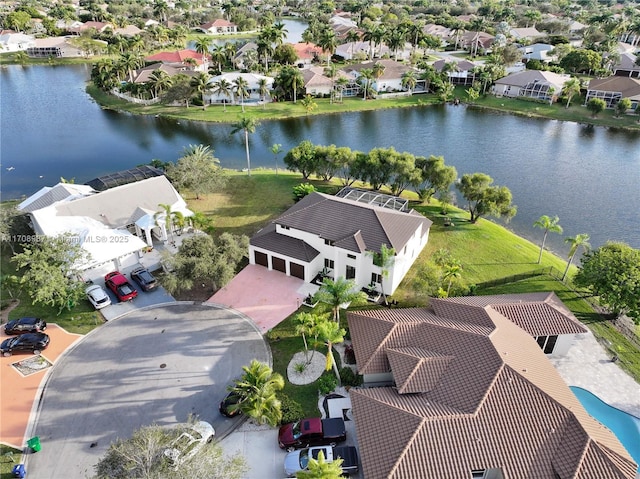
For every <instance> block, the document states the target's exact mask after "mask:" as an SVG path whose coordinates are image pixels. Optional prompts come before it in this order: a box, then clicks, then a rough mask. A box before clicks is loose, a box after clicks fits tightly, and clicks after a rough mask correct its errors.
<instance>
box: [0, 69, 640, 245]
mask: <svg viewBox="0 0 640 479" xmlns="http://www.w3.org/2000/svg"><path fill="white" fill-rule="evenodd" d="M89 71H90V67H89V66H88V65H79V66H58V67H50V66H28V67H22V66H18V65H16V66H9V67H5V68H1V69H0V110H1V124H2V132H1V135H0V162H1V163H2V168H0V171H1V175H2V176H1V190H2V198H3V199H9V198H18V197H21V196H24V195H30V194H32V193H34V192H35V191H37V190H38V189H39V188H41V187H42V186H46V185H53V184H55V183H57V182H58V181H59V179H60V177H61V176H63V177H65V178H75V180H76V182H78V183H83V182H85V181H88V180H90V179H92V178H94V177H96V176H99V175H102V174H105V173H109V172H113V171H117V170H122V169H126V168H130V167H133V166H136V165H139V164H144V163H148V162H149V161H151V160H152V159H160V160H163V161H175V160H177V159H178V158H179V157H180V156H181V154H182V151H183V149H184V147H186V146H188V145H190V144H207V145H211V147H212V148H213V149H214V151H215V155H216V157H218V158H219V159H220V161H221V165H222V166H224V167H228V168H234V169H241V168H244V167H246V159H245V154H244V139H243V135H240V134H236V135H233V136H232V135H230V130H231V128H230V127H229V126H228V125H220V124H207V123H197V122H187V121H174V120H167V119H162V118H154V117H141V116H134V115H130V114H127V113H118V112H113V111H108V110H103V109H101V108H100V106H99V105H97V104H95V103H94V102H93V101H92V100H91V98H90V97H89V96H88V95H87V94H86V92H85V81H86V80H87V78H88V76H89ZM305 139H308V140H310V141H312V142H313V143H316V144H332V143H333V144H336V145H339V146H348V147H351V148H353V149H358V150H361V151H369V150H370V149H372V148H374V147H390V146H393V147H395V149H396V150H398V151H409V152H411V153H413V154H416V155H423V156H428V155H432V154H433V155H442V156H444V158H445V162H446V163H447V164H450V165H454V166H455V167H456V168H457V170H458V174H459V175H460V176H461V175H462V174H465V173H474V172H484V173H487V174H489V175H490V176H492V177H493V178H494V180H495V184H497V185H505V186H507V187H508V188H509V189H510V190H511V191H512V193H513V202H514V204H516V205H517V206H518V215H517V216H516V217H515V218H514V219H513V220H512V222H511V223H510V225H509V227H510V228H512V229H513V230H514V231H515V232H516V233H518V234H520V235H522V236H524V237H526V238H529V239H531V240H533V241H535V242H536V243H539V242H540V240H541V237H542V231H540V230H538V229H534V228H533V227H532V224H533V222H534V221H535V220H536V219H538V218H539V217H540V216H541V215H543V214H547V215H558V216H559V217H560V223H561V224H562V226H563V227H564V230H565V233H564V235H565V236H574V235H576V234H578V233H587V234H589V235H590V236H591V244H592V246H594V247H597V246H600V245H602V244H603V243H604V242H605V241H607V240H618V241H625V242H627V243H628V244H630V245H631V246H633V247H635V248H640V186H639V185H640V133H638V132H632V133H630V132H623V131H619V130H615V129H606V128H594V127H589V126H584V125H578V124H575V123H565V122H559V121H552V120H541V119H532V118H521V117H516V116H510V115H505V114H498V113H489V112H484V111H480V110H475V109H472V108H467V107H465V106H457V107H456V106H435V107H416V108H406V109H392V110H384V111H374V112H363V113H347V114H342V115H327V116H316V117H308V118H300V119H292V120H283V121H267V122H263V123H262V124H261V125H260V126H259V127H258V128H257V130H256V132H255V133H254V134H253V135H251V136H250V144H251V159H252V166H253V167H258V166H263V167H271V168H273V167H274V166H275V164H274V157H273V154H272V153H271V152H270V147H271V145H273V144H274V143H281V144H282V146H283V150H284V151H287V150H288V149H290V148H292V147H293V146H296V145H297V144H298V143H300V142H301V141H302V140H305ZM282 157H283V155H282V154H281V155H280V163H281V164H280V167H282ZM7 168H14V169H12V170H11V171H8V170H7ZM547 244H548V246H549V247H550V248H551V249H553V250H555V251H557V252H559V253H561V254H562V255H563V256H564V255H565V254H566V251H567V248H566V245H565V244H564V242H563V236H560V235H556V234H550V235H549V238H548V240H547Z"/></svg>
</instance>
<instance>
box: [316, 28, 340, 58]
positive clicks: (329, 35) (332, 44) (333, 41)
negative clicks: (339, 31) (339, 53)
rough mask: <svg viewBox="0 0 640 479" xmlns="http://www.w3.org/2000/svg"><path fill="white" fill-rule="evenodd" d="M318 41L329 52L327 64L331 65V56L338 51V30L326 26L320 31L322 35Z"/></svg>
mask: <svg viewBox="0 0 640 479" xmlns="http://www.w3.org/2000/svg"><path fill="white" fill-rule="evenodd" d="M317 43H318V46H319V47H321V48H322V49H323V50H324V51H325V52H327V66H329V65H331V57H332V56H333V54H334V53H335V52H336V48H337V47H338V39H337V37H336V32H334V31H333V29H332V28H331V27H327V28H324V29H323V30H322V31H321V32H320V37H319V38H318V42H317Z"/></svg>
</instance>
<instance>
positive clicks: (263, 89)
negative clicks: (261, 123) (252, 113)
mask: <svg viewBox="0 0 640 479" xmlns="http://www.w3.org/2000/svg"><path fill="white" fill-rule="evenodd" d="M258 94H259V95H260V100H261V101H262V109H263V110H264V108H265V107H266V104H267V102H266V100H267V95H268V94H269V83H268V82H267V79H266V78H260V79H259V80H258Z"/></svg>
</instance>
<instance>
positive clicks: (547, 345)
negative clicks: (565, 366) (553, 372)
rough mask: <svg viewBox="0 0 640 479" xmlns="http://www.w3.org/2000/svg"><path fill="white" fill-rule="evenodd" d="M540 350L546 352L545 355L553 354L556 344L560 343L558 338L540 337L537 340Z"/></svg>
mask: <svg viewBox="0 0 640 479" xmlns="http://www.w3.org/2000/svg"><path fill="white" fill-rule="evenodd" d="M536 341H537V342H538V345H539V346H540V349H542V350H543V351H544V354H551V353H553V348H555V346H556V342H557V341H558V336H557V335H555V336H538V337H537V338H536Z"/></svg>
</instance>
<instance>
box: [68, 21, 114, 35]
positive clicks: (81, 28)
mask: <svg viewBox="0 0 640 479" xmlns="http://www.w3.org/2000/svg"><path fill="white" fill-rule="evenodd" d="M92 28H93V29H95V30H96V31H97V32H98V33H104V32H106V31H107V30H113V29H114V28H115V27H114V25H113V23H109V22H93V21H89V22H84V23H82V24H80V25H77V26H73V27H71V28H69V29H68V30H67V31H68V32H69V33H75V34H80V33H82V32H86V31H87V30H90V29H92Z"/></svg>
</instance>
